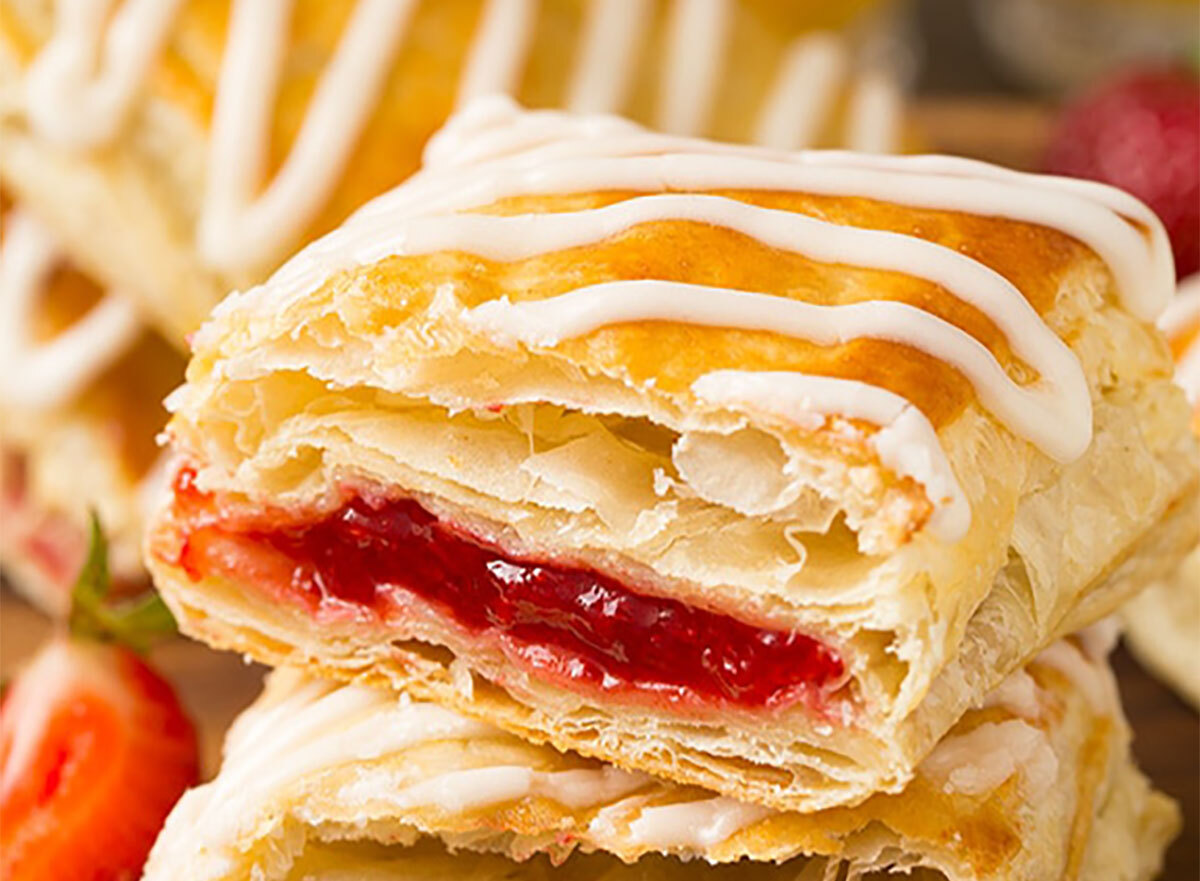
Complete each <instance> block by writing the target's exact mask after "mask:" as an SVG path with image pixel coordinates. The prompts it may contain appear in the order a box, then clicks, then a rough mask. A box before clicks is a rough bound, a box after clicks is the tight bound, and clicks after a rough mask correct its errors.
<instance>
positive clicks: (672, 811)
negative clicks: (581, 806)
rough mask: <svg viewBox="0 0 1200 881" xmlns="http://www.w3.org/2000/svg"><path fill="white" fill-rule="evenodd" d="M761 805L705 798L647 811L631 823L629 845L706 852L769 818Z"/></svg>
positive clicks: (646, 809)
mask: <svg viewBox="0 0 1200 881" xmlns="http://www.w3.org/2000/svg"><path fill="white" fill-rule="evenodd" d="M772 813H773V812H772V811H771V809H770V808H764V807H763V806H761V805H751V804H745V803H744V802H740V801H735V800H734V799H732V798H724V797H717V798H706V799H701V800H699V801H689V802H678V803H676V804H670V805H658V806H654V807H648V808H644V809H643V810H642V811H641V813H640V814H639V815H638V816H637V817H636V818H635V819H634V820H632V821H631V822H630V823H629V836H628V839H627V841H628V842H629V843H630V844H636V845H641V846H643V847H650V848H653V849H655V850H658V851H667V852H671V851H686V852H694V851H700V852H702V851H704V850H707V849H708V848H710V847H713V846H714V845H717V844H720V843H721V842H723V841H728V840H729V839H730V838H732V837H733V836H734V835H736V834H737V833H738V832H740V831H741V830H743V829H745V828H747V827H749V826H752V825H754V824H755V823H757V822H758V821H759V820H762V819H764V818H765V817H769V816H770V815H771V814H772Z"/></svg>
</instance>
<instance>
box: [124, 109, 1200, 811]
mask: <svg viewBox="0 0 1200 881" xmlns="http://www.w3.org/2000/svg"><path fill="white" fill-rule="evenodd" d="M1171 274H1172V268H1171V261H1170V252H1169V250H1168V249H1167V245H1166V241H1165V237H1164V235H1163V232H1162V229H1161V227H1160V226H1159V224H1158V222H1157V221H1156V220H1155V218H1154V217H1153V215H1152V214H1151V212H1149V210H1148V209H1146V208H1145V207H1144V206H1142V205H1141V204H1140V203H1138V202H1136V200H1133V199H1132V197H1129V196H1127V195H1126V194H1123V193H1121V192H1120V191H1117V190H1113V189H1110V188H1107V187H1105V186H1103V185H1096V184H1091V183H1087V182H1081V181H1072V180H1066V179H1058V178H1045V177H1037V176H1031V175H1023V174H1019V173H1016V172H1009V171H1005V170H1002V169H998V168H995V167H992V166H988V165H985V164H981V163H976V162H971V161H967V160H958V159H949V158H944V157H912V158H898V157H879V156H868V155H865V154H848V153H837V152H833V153H829V152H808V153H799V154H788V153H779V152H775V151H771V150H766V149H760V148H751V147H736V146H729V145H719V144H716V143H710V142H705V141H700V140H690V139H683V138H675V137H671V136H667V135H656V134H651V133H649V132H647V131H645V130H643V129H641V128H639V127H637V126H636V125H634V124H632V123H628V122H624V121H620V120H617V119H615V118H612V117H599V118H597V117H587V116H571V115H567V114H562V113H556V112H551V111H540V112H522V111H521V110H520V109H519V108H517V107H516V106H515V105H514V104H512V103H511V102H509V101H507V100H505V99H501V98H492V99H488V100H485V101H482V102H480V103H476V104H473V105H472V106H471V107H469V108H468V109H467V110H465V111H463V113H461V114H460V115H458V116H456V117H455V118H454V119H453V120H452V121H451V122H450V124H449V126H448V127H447V128H446V129H445V130H444V131H443V133H442V134H441V135H439V136H438V137H437V138H436V139H435V140H434V141H433V142H432V143H431V145H430V148H429V150H428V151H427V154H426V167H425V169H424V170H423V171H422V172H421V173H420V174H419V175H417V176H416V177H414V178H413V179H412V180H410V181H409V182H408V183H407V184H405V185H404V186H402V187H400V188H398V189H396V190H395V191H393V192H392V193H390V194H388V195H386V196H384V197H382V198H380V199H378V200H376V201H374V202H372V203H370V204H368V205H367V206H365V207H364V208H363V209H362V210H361V211H360V212H359V213H358V214H357V215H356V216H355V217H354V218H352V219H351V220H349V221H348V222H347V223H346V224H345V225H344V226H343V227H341V228H340V229H339V230H337V231H335V232H334V233H332V234H330V235H329V236H328V237H326V238H324V239H322V240H320V241H318V242H316V243H314V244H313V245H311V246H309V247H308V248H306V249H305V250H303V251H301V252H300V253H299V254H298V255H297V256H296V257H295V258H294V259H293V260H291V261H289V262H288V263H287V264H286V265H285V266H284V267H282V268H281V269H280V270H279V271H278V272H277V273H276V274H275V275H274V276H273V278H272V279H271V280H270V281H269V282H267V283H266V284H264V285H263V286H261V287H258V288H255V289H252V290H249V291H247V292H245V293H241V294H236V295H233V296H231V297H230V298H229V299H227V300H226V301H225V302H224V303H223V304H222V305H221V306H220V307H218V309H217V310H216V312H215V313H214V315H213V318H212V319H211V320H210V321H209V322H208V323H207V324H206V325H205V327H204V328H203V329H202V330H201V331H200V332H199V333H198V334H197V335H196V336H195V338H194V347H195V354H194V358H193V360H192V362H191V364H190V366H189V369H188V379H187V383H186V384H185V385H184V386H183V387H182V388H181V389H180V390H179V392H177V393H176V394H175V395H174V396H173V398H172V401H171V406H172V408H173V410H174V416H173V418H172V421H171V423H170V424H169V427H168V435H169V437H170V440H171V443H172V446H173V449H174V451H175V455H177V457H178V463H177V464H176V465H175V466H174V467H175V477H174V481H173V490H172V494H171V498H170V500H169V504H168V505H167V506H166V507H165V508H164V509H163V510H162V511H161V513H160V514H159V515H158V516H156V517H155V519H154V521H153V523H152V525H151V528H150V535H149V537H148V557H147V559H148V564H149V565H150V566H151V568H152V571H153V573H154V576H155V579H156V583H157V585H158V587H159V589H160V590H161V592H162V593H163V594H164V596H165V598H166V601H167V603H168V604H169V605H170V606H171V607H172V609H173V611H174V612H175V613H176V616H177V618H178V619H179V622H180V625H181V627H182V628H183V629H184V630H185V631H187V632H188V633H190V634H191V635H193V636H195V637H197V638H199V639H202V640H205V641H207V642H209V643H210V644H212V645H215V646H218V647H224V648H229V649H234V650H237V651H240V652H245V653H246V654H248V655H250V656H252V657H255V658H257V659H259V660H261V661H264V662H266V663H268V664H270V665H272V666H280V665H289V666H295V667H299V668H302V669H306V670H307V671H309V672H311V673H314V674H319V675H322V676H327V677H331V678H361V679H365V680H369V681H373V682H376V683H383V684H388V685H391V686H394V687H396V688H398V689H403V690H405V691H408V692H409V693H411V694H412V695H413V696H414V697H415V698H418V699H421V700H426V699H428V700H433V701H435V702H437V703H440V704H443V705H446V706H448V707H451V708H453V709H455V710H458V711H460V712H463V713H465V714H466V715H468V716H472V717H475V718H479V719H482V720H485V721H488V722H491V723H493V724H496V725H499V726H500V727H503V728H506V729H508V730H510V731H513V732H516V733H518V734H520V735H523V736H524V737H526V738H528V739H530V740H533V741H535V742H550V743H552V744H554V745H555V746H557V747H559V748H560V749H569V750H574V751H577V752H580V753H583V754H585V755H590V756H596V757H599V758H602V759H604V760H606V761H609V762H612V763H614V764H616V765H618V766H621V767H623V768H625V769H627V770H640V771H646V772H649V773H654V774H657V775H659V776H663V777H667V778H670V779H675V780H678V781H681V782H685V783H691V784H695V785H699V786H703V787H705V788H708V789H713V790H717V791H720V792H722V793H723V794H725V795H728V796H731V797H736V798H741V799H744V800H747V801H753V802H757V803H763V804H769V805H771V806H773V807H778V808H781V809H791V810H814V809H819V808H824V807H828V806H830V805H833V804H838V803H849V802H855V801H860V800H861V799H863V798H865V797H866V796H867V795H868V794H870V793H872V792H875V791H877V790H880V789H884V790H889V791H897V790H899V789H900V788H902V787H903V785H904V784H905V783H906V782H907V780H908V779H909V777H910V776H911V773H912V770H913V768H914V767H915V766H916V764H917V763H918V762H919V761H920V760H921V758H922V757H923V756H924V755H925V754H926V753H928V751H929V750H930V749H931V748H932V747H933V745H934V744H935V743H936V742H937V740H938V739H939V738H940V737H941V736H942V735H943V734H944V733H945V732H946V730H948V729H949V727H950V726H951V725H952V724H954V722H955V721H956V720H957V719H958V718H959V716H961V715H962V713H963V712H964V711H965V709H966V708H967V707H968V706H969V705H971V704H972V703H973V702H975V701H977V700H979V699H980V698H981V697H982V696H983V694H984V693H986V691H987V690H988V689H990V688H991V687H993V686H995V685H996V684H998V683H999V682H1000V680H1002V679H1003V678H1004V677H1005V676H1006V675H1007V674H1009V673H1010V672H1012V671H1013V670H1014V669H1017V668H1018V667H1019V666H1020V665H1021V664H1022V663H1024V662H1025V661H1026V660H1027V659H1028V658H1029V657H1030V656H1032V655H1033V654H1034V653H1035V652H1036V651H1037V650H1038V649H1039V648H1041V647H1042V646H1044V645H1046V644H1047V643H1048V642H1049V641H1051V640H1052V639H1053V638H1055V637H1056V636H1060V635H1062V634H1064V633H1069V632H1072V631H1074V630H1076V629H1078V628H1079V627H1081V626H1084V625H1086V624H1087V623H1088V622H1089V621H1092V620H1095V619H1097V618H1098V617H1101V616H1104V615H1107V614H1108V613H1110V612H1111V611H1113V610H1114V609H1115V608H1116V607H1117V606H1118V605H1119V604H1120V603H1121V602H1122V601H1124V600H1125V599H1127V598H1128V597H1129V596H1130V595H1131V594H1132V593H1133V591H1134V590H1135V589H1136V588H1137V587H1138V586H1139V585H1141V584H1143V583H1144V582H1145V580H1146V579H1147V578H1148V577H1153V576H1154V575H1156V574H1157V573H1159V572H1165V571H1167V569H1169V568H1170V567H1171V566H1173V565H1174V562H1175V561H1176V560H1177V559H1179V558H1180V557H1181V556H1182V554H1183V553H1184V551H1185V550H1186V549H1187V548H1188V547H1190V546H1191V545H1192V544H1193V543H1194V542H1195V540H1196V532H1197V529H1198V523H1200V518H1198V516H1197V508H1196V492H1195V486H1196V482H1197V464H1198V457H1197V452H1196V441H1195V438H1194V437H1192V436H1191V434H1190V432H1189V431H1188V425H1187V422H1188V410H1187V406H1186V403H1185V401H1184V399H1183V395H1182V392H1181V391H1180V390H1179V389H1178V388H1177V387H1176V386H1175V385H1174V384H1173V383H1172V382H1171V381H1170V366H1171V365H1170V357H1169V353H1168V351H1167V348H1166V346H1165V344H1164V342H1163V340H1162V338H1161V336H1160V335H1159V333H1158V331H1157V330H1156V329H1155V328H1154V326H1153V324H1152V323H1150V322H1151V321H1152V319H1153V318H1154V317H1155V315H1156V314H1157V312H1158V311H1159V309H1160V308H1161V307H1162V305H1164V304H1165V301H1166V299H1167V298H1168V297H1169V295H1170V290H1171V284H1172V283H1171ZM468 685H469V687H467V686H468Z"/></svg>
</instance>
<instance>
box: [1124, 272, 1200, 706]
mask: <svg viewBox="0 0 1200 881" xmlns="http://www.w3.org/2000/svg"><path fill="white" fill-rule="evenodd" d="M1159 326H1160V327H1162V329H1163V332H1164V333H1166V334H1167V337H1168V339H1169V340H1170V342H1171V349H1172V351H1173V352H1174V354H1175V362H1176V373H1175V380H1176V382H1178V383H1179V385H1180V386H1181V387H1182V388H1183V390H1184V393H1185V394H1186V395H1187V396H1188V400H1189V401H1190V402H1191V405H1192V430H1193V431H1195V432H1196V434H1197V435H1200V276H1196V275H1194V276H1192V277H1191V278H1190V279H1189V280H1187V281H1184V282H1183V283H1182V284H1180V286H1179V292H1178V293H1177V294H1176V295H1175V299H1174V300H1172V302H1171V305H1170V306H1169V307H1168V309H1167V312H1166V313H1165V314H1164V315H1163V317H1162V319H1161V320H1160V321H1159ZM1123 615H1124V618H1125V625H1126V638H1127V640H1128V642H1129V646H1130V648H1132V649H1133V652H1134V654H1135V655H1137V657H1138V659H1139V660H1140V661H1141V662H1142V663H1143V664H1145V665H1146V666H1147V667H1148V668H1150V670H1151V671H1152V672H1154V673H1155V674H1156V675H1157V676H1159V677H1160V678H1161V679H1162V680H1163V681H1164V682H1166V683H1167V684H1168V685H1170V686H1171V687H1172V688H1173V689H1175V691H1176V692H1177V693H1178V694H1179V695H1180V696H1181V697H1183V698H1184V699H1185V700H1187V701H1188V702H1189V703H1191V705H1192V706H1193V707H1195V708H1197V709H1200V544H1197V546H1196V547H1195V548H1193V549H1192V552H1191V553H1190V554H1188V556H1187V558H1186V559H1185V560H1184V561H1183V562H1182V563H1181V564H1180V565H1179V567H1178V568H1177V569H1175V571H1173V572H1171V573H1169V574H1167V575H1165V576H1164V577H1163V578H1161V579H1159V580H1157V581H1155V582H1154V583H1152V584H1151V585H1150V586H1149V587H1147V588H1146V590H1144V591H1143V592H1142V593H1140V594H1138V595H1137V596H1136V597H1135V598H1134V599H1133V600H1132V601H1131V602H1130V603H1129V604H1128V605H1127V606H1125V609H1124V612H1123Z"/></svg>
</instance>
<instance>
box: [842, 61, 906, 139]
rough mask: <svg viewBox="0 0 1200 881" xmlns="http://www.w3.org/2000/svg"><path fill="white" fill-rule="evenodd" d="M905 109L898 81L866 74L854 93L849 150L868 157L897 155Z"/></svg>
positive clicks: (849, 115)
mask: <svg viewBox="0 0 1200 881" xmlns="http://www.w3.org/2000/svg"><path fill="white" fill-rule="evenodd" d="M903 107H904V98H903V96H902V95H901V92H900V86H899V84H898V83H897V82H896V79H895V77H893V76H891V75H889V74H888V73H886V72H885V71H882V70H867V71H864V72H863V73H862V74H860V75H859V77H858V80H857V81H856V82H855V84H854V89H853V91H852V92H851V93H850V107H849V109H848V110H847V114H846V115H847V122H846V136H845V141H846V146H847V147H849V148H850V149H851V150H859V151H861V152H864V153H895V152H897V151H898V150H899V149H900V130H901V127H902V120H901V116H902V113H903Z"/></svg>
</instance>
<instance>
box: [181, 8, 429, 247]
mask: <svg viewBox="0 0 1200 881" xmlns="http://www.w3.org/2000/svg"><path fill="white" fill-rule="evenodd" d="M415 6H416V0H361V2H359V3H358V4H357V5H356V6H355V8H354V12H353V13H352V15H351V17H350V20H349V21H348V22H347V23H346V27H345V31H344V33H343V34H342V38H341V42H340V43H339V44H338V47H337V50H336V51H335V53H334V55H333V58H332V59H331V61H330V63H329V66H328V68H327V69H326V70H325V71H324V72H323V73H322V75H321V79H320V81H319V83H318V84H317V89H316V92H315V93H314V95H313V97H312V100H311V102H310V104H309V107H308V111H307V113H306V114H305V117H304V122H303V123H302V125H301V127H300V131H299V133H298V134H297V136H296V140H295V143H293V145H292V149H291V151H290V152H289V154H288V156H287V159H286V160H285V161H284V163H283V166H282V168H281V169H280V170H279V174H278V175H277V176H276V177H275V179H274V180H273V181H272V182H271V183H270V184H269V185H268V186H267V188H266V190H265V191H264V192H263V193H262V194H261V195H259V196H257V197H256V196H254V193H255V191H256V188H257V187H258V184H259V179H260V177H261V175H262V172H263V169H264V167H265V165H266V160H267V150H266V145H267V139H268V134H269V120H270V118H271V113H270V108H271V105H272V103H273V101H274V97H275V93H276V90H277V87H278V79H279V75H280V72H281V69H282V65H283V60H284V56H285V54H286V48H287V35H288V27H287V25H288V21H289V20H290V17H291V2H290V0H236V2H235V3H234V5H233V10H232V20H231V22H230V28H229V38H228V44H227V45H226V47H225V58H224V61H223V63H222V66H221V77H220V82H219V84H218V87H217V99H216V104H215V106H214V110H213V125H212V140H211V145H210V150H211V152H210V158H209V163H208V169H209V173H208V186H207V189H206V192H205V199H204V205H203V209H202V214H201V219H200V225H199V230H198V246H199V249H200V252H201V255H202V256H203V257H204V258H205V259H206V260H207V261H208V262H209V264H210V265H213V266H217V267H221V268H223V269H226V270H233V269H236V268H238V267H247V266H261V265H263V264H265V263H268V262H270V261H272V260H273V259H275V258H276V257H277V256H278V254H279V253H280V251H282V250H284V249H285V248H286V247H287V244H288V242H290V241H294V240H295V238H296V237H297V236H298V235H299V234H300V233H301V232H302V231H303V229H304V227H305V225H306V224H307V223H308V222H309V220H310V219H311V218H312V217H313V216H314V215H315V214H316V212H317V211H318V210H319V208H320V206H321V205H323V204H324V203H325V201H326V199H327V198H328V196H329V195H330V194H331V193H332V191H333V189H334V187H335V186H336V185H337V182H338V180H339V179H340V177H341V173H342V171H343V169H344V167H345V164H346V162H347V161H348V160H349V158H350V153H351V150H352V149H353V146H354V143H355V142H356V141H357V140H358V136H359V134H360V133H361V132H362V130H363V128H364V127H365V125H366V123H367V120H368V118H369V117H370V114H371V111H372V108H373V107H374V106H375V103H376V101H377V100H378V98H379V95H380V93H381V92H382V90H383V87H384V84H385V82H386V79H387V72H388V70H389V68H390V66H391V61H392V58H393V56H394V54H395V52H396V50H397V48H398V46H399V41H400V37H401V35H402V34H403V32H404V30H405V28H406V26H407V24H408V20H409V17H410V15H411V13H412V11H413V9H414V7H415Z"/></svg>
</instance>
